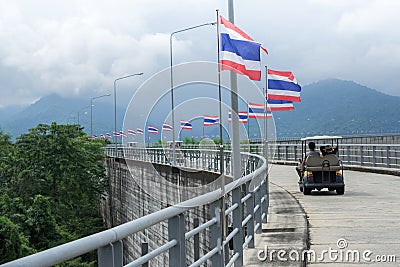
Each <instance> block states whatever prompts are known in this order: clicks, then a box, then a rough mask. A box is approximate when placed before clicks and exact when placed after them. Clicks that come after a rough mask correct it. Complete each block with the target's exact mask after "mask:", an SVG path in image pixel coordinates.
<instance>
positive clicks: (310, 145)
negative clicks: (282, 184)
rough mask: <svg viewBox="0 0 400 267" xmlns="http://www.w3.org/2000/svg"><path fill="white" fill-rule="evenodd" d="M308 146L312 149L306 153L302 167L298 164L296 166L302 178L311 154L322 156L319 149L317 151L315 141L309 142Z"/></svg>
mask: <svg viewBox="0 0 400 267" xmlns="http://www.w3.org/2000/svg"><path fill="white" fill-rule="evenodd" d="M308 148H309V149H310V151H309V152H308V153H307V154H306V156H305V158H304V159H303V162H302V163H301V167H299V166H297V168H296V171H297V174H298V175H299V177H300V179H301V178H302V177H303V173H304V167H305V164H306V160H307V158H308V157H309V156H317V157H320V156H321V155H320V154H319V152H318V151H315V143H314V142H310V143H308Z"/></svg>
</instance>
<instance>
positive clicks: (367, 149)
mask: <svg viewBox="0 0 400 267" xmlns="http://www.w3.org/2000/svg"><path fill="white" fill-rule="evenodd" d="M270 147H273V148H274V149H272V150H271V151H270V154H269V158H270V159H271V160H273V161H288V162H297V161H298V160H299V159H301V143H300V142H299V143H298V144H293V143H284V142H276V143H273V144H271V145H270ZM339 157H340V158H341V160H342V161H343V163H344V164H345V166H362V167H378V168H379V167H381V168H397V169H398V168H400V145H399V144H339Z"/></svg>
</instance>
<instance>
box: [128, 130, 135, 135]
mask: <svg viewBox="0 0 400 267" xmlns="http://www.w3.org/2000/svg"><path fill="white" fill-rule="evenodd" d="M128 135H130V136H135V135H136V131H135V130H132V129H128Z"/></svg>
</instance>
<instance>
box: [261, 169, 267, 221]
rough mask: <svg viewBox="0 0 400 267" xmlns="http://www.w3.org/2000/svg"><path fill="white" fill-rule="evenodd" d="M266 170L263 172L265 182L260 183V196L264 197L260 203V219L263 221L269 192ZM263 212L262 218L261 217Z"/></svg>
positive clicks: (265, 219) (265, 215) (265, 218)
mask: <svg viewBox="0 0 400 267" xmlns="http://www.w3.org/2000/svg"><path fill="white" fill-rule="evenodd" d="M267 184H268V172H267V171H266V173H265V182H264V183H262V184H261V188H260V190H261V198H263V197H264V202H263V203H262V205H261V208H262V209H261V210H262V211H261V219H262V221H263V222H264V223H266V222H267V214H268V206H269V195H268V194H269V192H268V185H267ZM263 214H264V218H262V216H263Z"/></svg>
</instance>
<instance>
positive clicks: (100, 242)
mask: <svg viewBox="0 0 400 267" xmlns="http://www.w3.org/2000/svg"><path fill="white" fill-rule="evenodd" d="M107 149H109V148H107ZM154 151H157V149H155V150H154ZM193 151H194V150H193ZM197 151H199V150H197ZM204 151H207V152H210V150H204ZM200 152H201V151H200ZM227 154H228V153H227ZM242 155H244V156H247V157H250V158H252V159H257V160H259V161H261V162H262V164H261V166H259V167H258V168H256V169H255V170H253V171H252V172H250V173H249V174H247V175H245V176H244V177H242V178H240V179H238V180H236V181H233V182H231V183H229V184H227V185H225V190H224V192H225V193H226V194H228V193H230V192H233V191H234V190H241V188H242V185H244V184H247V185H248V184H249V183H250V182H251V180H252V179H253V178H255V177H257V176H259V175H264V174H265V175H266V171H267V162H266V160H265V158H263V157H261V156H259V155H255V154H250V153H242ZM217 166H218V164H217ZM264 179H265V176H264ZM246 187H247V188H248V186H246ZM266 188H267V187H266V183H265V182H264V183H263V184H262V185H261V186H258V187H256V189H257V190H259V191H257V192H248V191H247V192H245V193H246V196H248V197H247V198H246V199H245V201H247V200H249V199H250V197H251V194H253V195H256V196H258V197H256V201H257V200H258V201H257V203H255V204H259V205H261V206H263V209H264V210H263V211H261V210H255V211H254V212H260V216H259V218H260V219H259V220H263V218H264V217H265V214H266V212H267V211H266V209H267V205H266V203H264V201H265V199H266V198H265V193H266ZM221 193H222V191H221V189H220V188H219V189H217V190H214V191H212V192H208V193H205V194H203V195H199V196H197V197H194V198H191V199H188V200H186V201H183V202H181V203H179V204H177V205H174V206H170V207H167V208H164V209H162V210H159V211H156V212H154V213H151V214H148V215H146V216H143V217H141V218H138V219H135V220H133V221H130V222H127V223H124V224H122V225H119V226H116V227H114V228H111V229H108V230H105V231H102V232H99V233H96V234H93V235H90V236H87V237H84V238H81V239H78V240H75V241H72V242H68V243H66V244H63V245H60V246H57V247H54V248H50V249H48V250H45V251H42V252H39V253H36V254H33V255H30V256H27V257H24V258H21V259H17V260H15V261H12V262H9V263H5V264H3V265H1V266H2V267H8V266H30V267H31V266H52V265H55V264H58V263H61V262H63V261H66V260H69V259H73V258H75V257H78V256H80V255H83V254H85V253H87V252H90V251H93V250H96V249H97V250H98V251H99V253H100V251H102V249H103V248H105V247H107V246H110V245H112V244H114V243H116V242H119V241H120V240H122V239H124V238H125V237H127V236H128V235H131V234H134V233H137V232H140V231H142V230H144V229H146V228H149V227H151V226H153V225H156V224H158V223H161V222H163V221H166V220H171V219H173V218H177V216H178V217H179V216H180V215H182V214H183V213H184V212H186V211H188V210H190V209H192V208H193V207H200V206H203V205H207V204H209V203H211V204H212V203H216V201H221V197H222V194H221ZM257 198H258V199H257ZM240 202H241V201H240V199H239V203H232V207H236V210H237V208H239V207H242V206H243V203H240ZM228 210H229V212H232V211H233V210H230V209H229V208H228ZM233 212H236V211H233ZM240 213H241V210H240ZM210 214H214V213H212V212H211V211H210ZM254 218H255V216H253V215H251V216H250V217H249V216H247V217H246V224H247V223H250V221H251V222H252V223H253V224H254V223H257V224H261V221H257V222H256V221H255V220H254ZM250 219H252V220H250ZM218 222H219V218H217V217H212V218H211V220H209V221H208V222H206V223H205V224H203V225H200V226H199V227H197V228H195V229H193V230H191V231H189V232H186V233H184V235H183V241H182V239H181V240H175V241H176V242H175V241H174V242H172V241H173V240H172V241H169V242H168V243H167V244H165V245H162V246H161V247H158V248H156V249H155V250H153V251H152V252H150V253H149V254H147V256H143V257H145V258H139V259H136V260H135V261H134V262H132V263H131V264H129V265H128V266H137V264H139V262H140V263H144V262H147V260H149V259H151V258H152V257H153V255H155V256H156V254H157V255H158V253H159V252H160V253H162V252H164V251H166V250H168V249H169V251H170V252H171V250H170V249H171V248H172V247H176V246H178V245H181V244H180V242H185V241H184V240H185V239H189V238H190V237H192V236H194V235H196V234H198V232H200V231H201V230H204V229H205V228H208V227H217V228H218V227H220V226H218V225H217V224H219V223H218ZM238 223H239V225H238V227H241V226H242V225H241V224H242V222H238ZM241 232H242V231H237V233H235V235H236V234H239V233H241ZM221 233H222V230H221ZM248 235H249V237H250V236H251V237H252V236H254V233H248ZM229 237H230V238H233V236H232V233H231V235H229ZM212 238H214V237H212ZM219 238H220V241H219V242H223V240H222V238H221V237H219ZM237 239H238V240H241V238H237ZM217 243H218V242H217ZM242 245H243V243H241V245H240V247H241V246H242ZM221 249H222V243H221V244H220V245H218V246H217V247H215V248H213V249H212V250H211V251H209V252H208V253H207V254H206V255H204V256H203V257H202V258H201V259H199V260H198V261H196V262H195V263H193V265H194V266H198V264H199V263H202V262H204V261H206V260H208V259H209V258H210V257H211V256H213V255H215V253H217V252H219V251H220V250H221ZM240 250H242V249H241V248H240ZM235 252H236V253H239V254H240V253H242V251H241V252H240V251H239V252H238V251H237V248H236V250H235ZM113 254H114V253H113ZM116 254H118V253H116ZM235 255H236V254H235ZM100 258H101V256H100V254H99V266H102V263H101V262H100ZM235 258H236V257H235ZM103 266H105V265H103Z"/></svg>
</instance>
